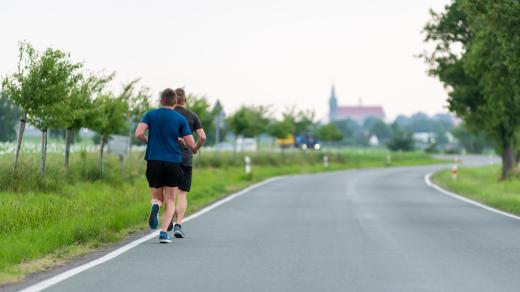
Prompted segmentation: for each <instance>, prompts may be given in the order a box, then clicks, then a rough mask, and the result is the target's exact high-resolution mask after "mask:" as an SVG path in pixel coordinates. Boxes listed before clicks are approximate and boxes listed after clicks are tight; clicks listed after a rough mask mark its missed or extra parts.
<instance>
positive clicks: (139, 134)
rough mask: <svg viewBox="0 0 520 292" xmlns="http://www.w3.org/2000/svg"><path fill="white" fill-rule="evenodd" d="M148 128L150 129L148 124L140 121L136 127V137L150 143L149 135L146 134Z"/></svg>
mask: <svg viewBox="0 0 520 292" xmlns="http://www.w3.org/2000/svg"><path fill="white" fill-rule="evenodd" d="M146 130H148V125H147V124H145V123H139V124H138V125H137V129H135V137H136V138H137V139H139V140H141V141H142V142H144V143H148V137H146V136H145V135H144V133H146Z"/></svg>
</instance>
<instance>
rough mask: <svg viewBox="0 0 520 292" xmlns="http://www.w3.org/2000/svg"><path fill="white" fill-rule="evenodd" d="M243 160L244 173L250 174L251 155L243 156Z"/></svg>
mask: <svg viewBox="0 0 520 292" xmlns="http://www.w3.org/2000/svg"><path fill="white" fill-rule="evenodd" d="M244 161H245V162H246V175H250V174H251V157H249V156H246V157H244Z"/></svg>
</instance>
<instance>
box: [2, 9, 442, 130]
mask: <svg viewBox="0 0 520 292" xmlns="http://www.w3.org/2000/svg"><path fill="white" fill-rule="evenodd" d="M449 2H450V1H449V0H393V1H388V0H363V1H361V0H355V1H354V0H321V1H310V0H262V1H245V0H219V1H215V0H199V1H197V0H191V1H186V0H185V1H178V0H148V1H144V0H143V1H132V0H117V1H116V0H113V1H108V0H90V1H67V0H46V1H38V0H16V1H9V0H0V27H1V31H2V33H1V34H0V75H2V76H3V75H5V74H9V73H13V72H14V71H15V69H16V62H17V47H18V42H20V41H23V40H27V41H29V42H31V43H32V44H33V45H34V46H35V47H36V48H38V49H45V48H47V47H53V48H57V49H61V50H64V51H67V52H70V53H71V56H72V58H73V59H74V60H75V61H81V62H84V63H85V67H86V68H88V69H89V70H92V71H103V70H104V71H105V72H112V71H116V72H117V73H118V78H117V80H116V81H117V83H118V84H119V83H122V82H126V81H129V80H132V79H134V78H136V77H140V78H141V84H143V85H146V86H148V87H150V88H151V90H152V92H153V93H154V98H157V95H158V94H157V93H158V92H159V91H160V90H162V89H164V88H166V87H172V88H175V87H185V88H186V90H187V92H188V93H193V94H196V95H204V96H206V97H207V98H208V99H209V100H210V101H211V102H212V103H213V102H215V101H216V100H217V99H219V100H220V101H221V102H222V103H223V105H224V108H225V110H226V112H228V113H229V112H232V111H233V110H235V109H237V108H238V107H239V106H240V105H242V104H247V105H250V104H258V105H259V104H262V105H270V106H272V110H273V111H278V112H281V111H283V110H284V109H286V108H288V107H292V106H295V107H297V108H299V109H311V110H314V111H315V112H316V115H317V117H318V118H320V119H321V118H323V117H325V116H326V115H327V113H328V98H329V96H330V88H331V85H332V84H335V86H336V93H337V96H338V99H339V103H340V105H356V104H358V103H359V100H360V99H361V100H362V103H363V104H364V105H382V106H383V107H384V109H385V111H386V114H387V118H388V119H389V120H390V119H393V118H395V117H396V116H397V115H398V114H406V115H409V114H412V113H415V112H418V111H422V112H424V113H427V114H429V115H432V114H435V113H439V112H447V110H446V98H447V93H446V90H445V89H444V88H443V86H442V84H441V83H440V82H439V81H438V80H436V79H435V78H434V77H430V76H428V75H427V73H426V71H427V66H426V65H425V63H424V61H423V60H421V59H419V58H417V55H418V54H420V53H422V52H423V51H424V50H425V49H426V48H427V45H425V44H424V43H423V39H424V35H423V34H422V32H421V31H422V28H423V27H424V25H425V23H426V22H427V21H428V19H429V9H430V8H433V9H435V10H440V9H442V8H443V7H444V6H445V5H446V4H448V3H449Z"/></svg>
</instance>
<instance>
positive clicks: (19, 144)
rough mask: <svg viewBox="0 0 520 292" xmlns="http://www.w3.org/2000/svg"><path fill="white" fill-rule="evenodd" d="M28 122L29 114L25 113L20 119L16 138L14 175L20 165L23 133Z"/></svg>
mask: <svg viewBox="0 0 520 292" xmlns="http://www.w3.org/2000/svg"><path fill="white" fill-rule="evenodd" d="M26 123H27V114H24V115H23V117H22V118H21V119H20V128H19V129H18V139H17V140H16V155H15V157H14V164H13V175H15V174H16V167H17V166H18V159H19V158H20V149H21V147H22V139H23V133H24V132H25V124H26Z"/></svg>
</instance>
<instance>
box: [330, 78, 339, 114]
mask: <svg viewBox="0 0 520 292" xmlns="http://www.w3.org/2000/svg"><path fill="white" fill-rule="evenodd" d="M337 110H338V99H337V98H336V88H335V87H334V84H332V89H331V91H330V98H329V121H330V122H332V121H334V120H335V119H336V111H337Z"/></svg>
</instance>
